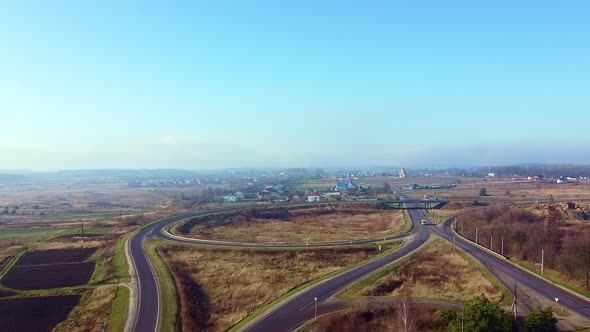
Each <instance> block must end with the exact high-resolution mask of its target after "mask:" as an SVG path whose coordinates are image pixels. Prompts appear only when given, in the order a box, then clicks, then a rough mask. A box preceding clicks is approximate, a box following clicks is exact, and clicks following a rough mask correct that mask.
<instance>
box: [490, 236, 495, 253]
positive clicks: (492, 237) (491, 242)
mask: <svg viewBox="0 0 590 332" xmlns="http://www.w3.org/2000/svg"><path fill="white" fill-rule="evenodd" d="M490 250H491V251H494V236H493V235H490Z"/></svg>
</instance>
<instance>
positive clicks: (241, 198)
mask: <svg viewBox="0 0 590 332" xmlns="http://www.w3.org/2000/svg"><path fill="white" fill-rule="evenodd" d="M234 196H236V198H237V199H238V201H240V200H243V199H244V197H246V195H244V193H243V192H241V191H236V192H235V194H234Z"/></svg>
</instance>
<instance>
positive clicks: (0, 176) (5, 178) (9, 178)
mask: <svg viewBox="0 0 590 332" xmlns="http://www.w3.org/2000/svg"><path fill="white" fill-rule="evenodd" d="M24 179H25V176H24V175H23V174H6V173H0V183H8V182H18V181H22V180H24Z"/></svg>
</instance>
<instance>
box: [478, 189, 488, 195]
mask: <svg viewBox="0 0 590 332" xmlns="http://www.w3.org/2000/svg"><path fill="white" fill-rule="evenodd" d="M487 195H488V191H487V189H486V188H481V189H480V190H479V196H487Z"/></svg>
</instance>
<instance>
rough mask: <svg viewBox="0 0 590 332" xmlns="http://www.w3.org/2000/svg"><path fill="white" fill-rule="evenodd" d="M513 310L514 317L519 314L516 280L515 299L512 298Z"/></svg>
mask: <svg viewBox="0 0 590 332" xmlns="http://www.w3.org/2000/svg"><path fill="white" fill-rule="evenodd" d="M512 312H513V313H514V319H515V320H516V317H517V316H518V301H517V296H516V280H514V300H512Z"/></svg>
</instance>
